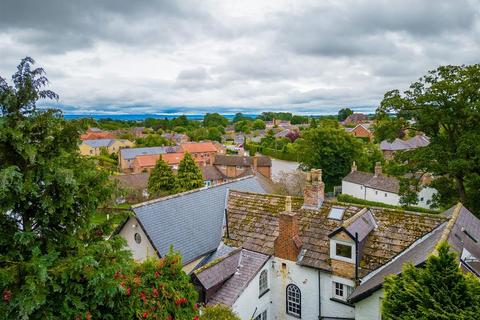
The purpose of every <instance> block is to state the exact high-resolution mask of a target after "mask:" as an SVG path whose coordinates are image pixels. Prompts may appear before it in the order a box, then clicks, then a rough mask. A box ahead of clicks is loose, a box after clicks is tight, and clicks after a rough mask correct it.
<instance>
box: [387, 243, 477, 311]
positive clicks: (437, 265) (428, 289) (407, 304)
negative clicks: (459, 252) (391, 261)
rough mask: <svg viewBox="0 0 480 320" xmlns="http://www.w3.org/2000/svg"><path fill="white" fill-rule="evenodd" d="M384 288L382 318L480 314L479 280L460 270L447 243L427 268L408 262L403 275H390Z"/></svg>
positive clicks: (439, 248) (432, 256)
mask: <svg viewBox="0 0 480 320" xmlns="http://www.w3.org/2000/svg"><path fill="white" fill-rule="evenodd" d="M384 290H385V298H384V299H383V304H382V319H387V320H389V319H395V320H397V319H400V320H401V319H405V320H407V319H408V320H410V319H411V320H413V319H426V320H429V319H431V320H437V319H445V320H455V319H459V320H460V319H462V320H463V319H465V320H466V319H472V320H474V319H478V315H479V314H480V282H479V281H478V279H477V278H475V277H474V276H472V275H465V274H463V273H462V272H461V271H460V269H459V266H458V259H457V257H456V254H455V253H453V252H449V246H448V244H447V243H441V244H440V245H439V247H438V256H437V255H431V256H430V257H428V259H427V262H426V265H425V268H417V267H415V266H413V265H411V264H407V265H405V266H404V268H403V272H402V274H401V275H399V276H390V277H388V278H387V279H386V281H385V283H384Z"/></svg>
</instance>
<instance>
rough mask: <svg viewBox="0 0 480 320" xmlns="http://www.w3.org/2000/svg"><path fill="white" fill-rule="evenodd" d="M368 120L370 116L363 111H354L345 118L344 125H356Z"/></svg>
mask: <svg viewBox="0 0 480 320" xmlns="http://www.w3.org/2000/svg"><path fill="white" fill-rule="evenodd" d="M367 121H368V116H367V115H365V114H363V113H353V114H351V115H349V116H348V117H347V118H346V119H345V120H343V122H342V124H343V125H352V124H354V125H356V124H360V123H365V122H367Z"/></svg>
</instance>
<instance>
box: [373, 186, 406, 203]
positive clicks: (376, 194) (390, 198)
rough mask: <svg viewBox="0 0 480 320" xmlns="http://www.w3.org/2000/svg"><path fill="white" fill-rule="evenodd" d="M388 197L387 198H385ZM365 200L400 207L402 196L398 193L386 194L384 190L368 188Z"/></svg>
mask: <svg viewBox="0 0 480 320" xmlns="http://www.w3.org/2000/svg"><path fill="white" fill-rule="evenodd" d="M385 195H386V196H385ZM365 200H368V201H375V202H382V203H386V204H391V205H394V206H398V205H400V196H399V195H398V194H396V193H391V192H386V191H382V190H377V189H372V188H368V187H367V188H366V197H365Z"/></svg>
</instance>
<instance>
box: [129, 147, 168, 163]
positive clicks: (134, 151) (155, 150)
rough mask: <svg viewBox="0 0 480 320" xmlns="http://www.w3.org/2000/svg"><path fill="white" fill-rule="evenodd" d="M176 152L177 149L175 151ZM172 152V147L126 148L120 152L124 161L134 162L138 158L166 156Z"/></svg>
mask: <svg viewBox="0 0 480 320" xmlns="http://www.w3.org/2000/svg"><path fill="white" fill-rule="evenodd" d="M173 150H175V149H173ZM167 152H175V151H172V147H148V148H125V149H121V150H120V155H121V156H122V157H123V159H126V160H133V159H135V157H136V156H139V155H144V154H164V153H167Z"/></svg>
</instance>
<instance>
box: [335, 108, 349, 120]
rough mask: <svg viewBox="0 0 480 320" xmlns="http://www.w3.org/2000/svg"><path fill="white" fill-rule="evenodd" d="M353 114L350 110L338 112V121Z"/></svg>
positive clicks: (344, 109)
mask: <svg viewBox="0 0 480 320" xmlns="http://www.w3.org/2000/svg"><path fill="white" fill-rule="evenodd" d="M352 114H353V110H352V109H350V108H343V109H340V110H339V111H338V121H343V120H345V119H347V117H348V116H349V115H352Z"/></svg>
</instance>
